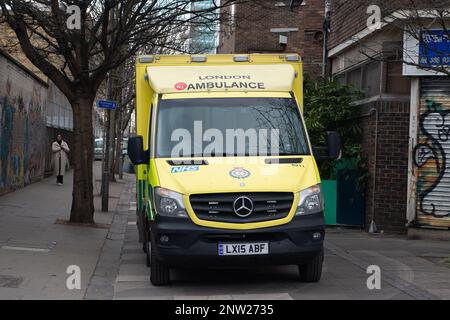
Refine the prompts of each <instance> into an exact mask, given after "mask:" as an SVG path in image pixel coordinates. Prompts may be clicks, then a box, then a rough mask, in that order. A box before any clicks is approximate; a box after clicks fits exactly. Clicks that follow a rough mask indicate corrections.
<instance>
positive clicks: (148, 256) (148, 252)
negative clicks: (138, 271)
mask: <svg viewBox="0 0 450 320" xmlns="http://www.w3.org/2000/svg"><path fill="white" fill-rule="evenodd" d="M144 246H145V255H146V257H145V262H146V264H147V267H150V262H151V256H150V251H151V249H150V242H148V241H147V242H145V243H144Z"/></svg>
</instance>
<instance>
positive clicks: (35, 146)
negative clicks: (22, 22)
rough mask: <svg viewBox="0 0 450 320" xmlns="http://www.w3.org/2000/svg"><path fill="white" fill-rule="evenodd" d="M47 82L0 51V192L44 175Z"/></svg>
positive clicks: (8, 190)
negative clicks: (0, 53) (34, 75)
mask: <svg viewBox="0 0 450 320" xmlns="http://www.w3.org/2000/svg"><path fill="white" fill-rule="evenodd" d="M46 100H47V86H46V84H45V83H43V82H42V81H39V80H38V79H36V78H35V77H33V76H32V75H31V74H29V73H28V72H26V71H25V70H24V69H23V68H21V67H20V66H19V65H17V64H15V63H14V62H13V61H12V60H10V59H9V58H7V57H5V56H3V55H0V194H3V193H6V192H10V191H13V190H15V189H17V188H21V187H24V186H25V185H27V184H30V183H32V182H34V181H36V180H39V179H41V178H42V177H43V174H44V167H45V153H46V150H47V146H46V143H47V135H46V134H47V133H46V105H47V101H46Z"/></svg>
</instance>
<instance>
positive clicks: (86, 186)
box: [70, 97, 95, 223]
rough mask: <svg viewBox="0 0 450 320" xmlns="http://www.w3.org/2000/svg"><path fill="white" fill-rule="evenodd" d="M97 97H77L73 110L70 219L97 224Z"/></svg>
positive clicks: (72, 102)
mask: <svg viewBox="0 0 450 320" xmlns="http://www.w3.org/2000/svg"><path fill="white" fill-rule="evenodd" d="M93 101H94V98H86V97H81V98H76V99H75V100H74V101H71V105H72V110H73V134H74V139H73V145H72V146H71V147H70V148H71V152H72V156H73V168H74V172H73V191H72V209H71V211H70V222H75V223H94V210H95V209H94V195H93V191H94V190H93V189H94V188H93V176H92V175H93V173H92V168H93V167H92V164H93V151H94V145H93V144H94V134H93V128H92V104H93Z"/></svg>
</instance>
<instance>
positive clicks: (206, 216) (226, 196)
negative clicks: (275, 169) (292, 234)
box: [189, 192, 294, 223]
mask: <svg viewBox="0 0 450 320" xmlns="http://www.w3.org/2000/svg"><path fill="white" fill-rule="evenodd" d="M242 196H244V197H247V198H249V199H250V200H251V201H252V202H253V212H252V213H251V214H250V215H249V216H247V217H245V218H243V217H240V216H238V215H236V213H235V212H234V209H233V203H234V201H235V200H236V199H238V198H239V197H242ZM189 200H190V202H191V206H192V209H193V210H194V213H195V215H196V216H197V217H198V218H199V219H201V220H207V221H217V222H229V223H249V222H261V221H269V220H277V219H282V218H285V217H287V215H288V214H289V211H290V210H291V208H292V202H293V200H294V194H293V193H290V192H243V193H212V194H194V195H191V196H190V197H189Z"/></svg>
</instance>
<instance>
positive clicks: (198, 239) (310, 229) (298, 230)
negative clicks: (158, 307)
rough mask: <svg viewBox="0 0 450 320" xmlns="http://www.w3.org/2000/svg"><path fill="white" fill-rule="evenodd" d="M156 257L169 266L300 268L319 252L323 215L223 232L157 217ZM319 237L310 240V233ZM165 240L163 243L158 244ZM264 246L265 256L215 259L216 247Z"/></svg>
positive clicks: (153, 225) (154, 231) (153, 231)
mask: <svg viewBox="0 0 450 320" xmlns="http://www.w3.org/2000/svg"><path fill="white" fill-rule="evenodd" d="M150 229H151V236H152V238H153V243H154V244H155V245H154V248H152V250H155V252H156V256H157V257H158V259H159V260H161V261H162V262H164V263H165V264H167V265H169V266H202V267H209V266H211V267H230V266H231V267H235V266H255V264H265V265H288V264H301V263H303V262H306V261H308V260H311V259H312V258H314V257H315V256H316V255H317V254H318V253H319V252H320V251H321V250H322V249H323V239H324V236H325V226H324V219H323V214H316V215H310V216H303V217H295V218H294V219H293V220H292V221H291V222H290V223H288V224H284V225H281V226H276V227H270V228H262V229H255V230H227V229H215V228H206V227H201V226H198V225H195V224H194V223H193V222H192V221H191V220H185V219H177V218H164V217H161V216H157V219H156V220H155V221H154V222H152V223H151V225H150ZM317 232H320V233H321V235H322V236H321V237H320V239H313V233H317ZM162 240H166V241H162ZM246 242H268V243H269V254H267V255H251V256H219V255H218V244H219V243H246Z"/></svg>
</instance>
